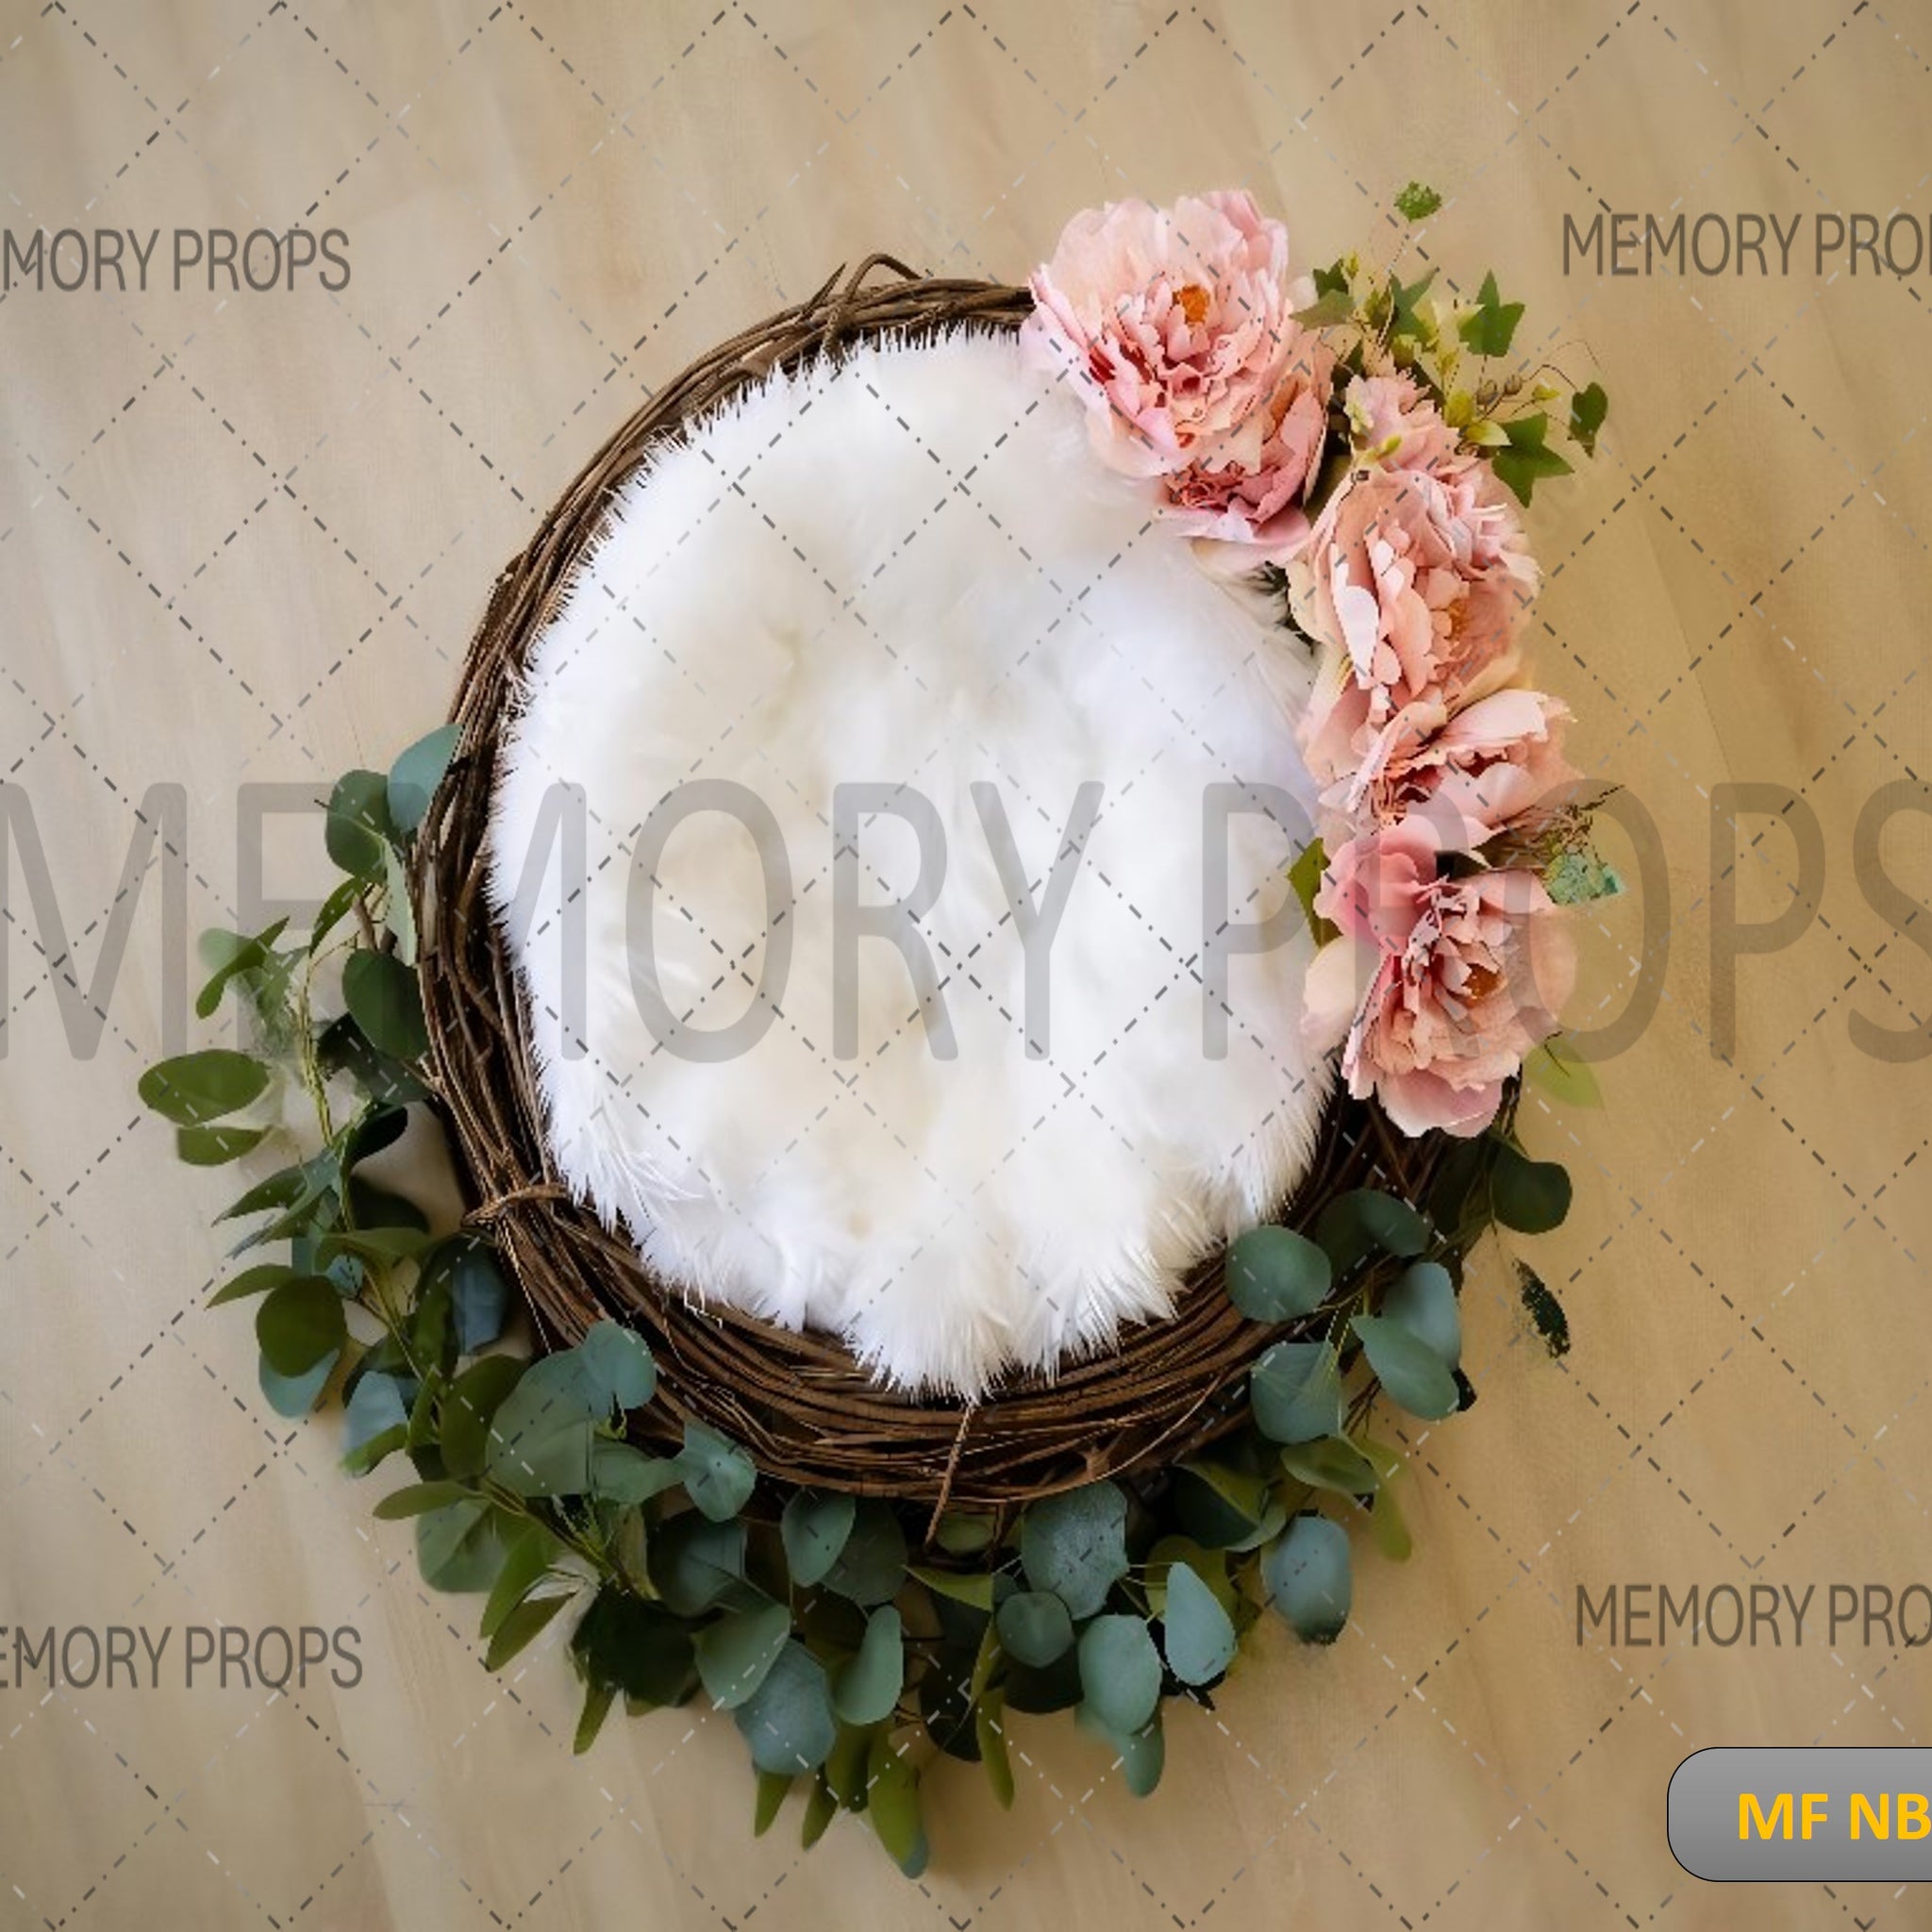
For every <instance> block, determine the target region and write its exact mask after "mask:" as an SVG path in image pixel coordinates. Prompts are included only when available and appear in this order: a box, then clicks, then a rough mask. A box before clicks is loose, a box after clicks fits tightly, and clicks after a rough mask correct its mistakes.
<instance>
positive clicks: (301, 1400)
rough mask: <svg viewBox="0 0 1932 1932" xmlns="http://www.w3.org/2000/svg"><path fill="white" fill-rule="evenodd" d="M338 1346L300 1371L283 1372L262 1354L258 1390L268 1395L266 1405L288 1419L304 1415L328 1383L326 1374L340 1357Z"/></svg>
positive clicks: (332, 1368)
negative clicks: (297, 1373) (312, 1364)
mask: <svg viewBox="0 0 1932 1932" xmlns="http://www.w3.org/2000/svg"><path fill="white" fill-rule="evenodd" d="M341 1353H342V1352H341V1349H339V1348H335V1349H331V1350H330V1351H329V1352H328V1354H326V1355H325V1356H324V1357H323V1358H322V1359H321V1360H320V1361H319V1362H317V1363H316V1364H315V1365H314V1366H313V1367H312V1368H308V1369H305V1370H304V1371H303V1372H302V1373H301V1374H299V1375H285V1374H282V1373H281V1372H280V1371H279V1370H278V1369H276V1368H275V1367H273V1366H272V1365H271V1363H270V1361H269V1359H268V1357H266V1356H263V1357H261V1363H260V1367H259V1369H258V1372H257V1373H258V1376H259V1379H260V1382H261V1392H262V1393H263V1394H264V1395H265V1396H267V1397H268V1403H269V1407H271V1408H273V1409H274V1410H275V1413H276V1414H277V1415H280V1416H287V1417H289V1418H290V1419H291V1421H292V1420H293V1419H294V1418H295V1417H297V1416H304V1415H307V1414H308V1412H309V1410H310V1409H312V1408H313V1407H315V1405H316V1403H317V1401H318V1400H319V1399H320V1397H321V1395H322V1391H323V1390H324V1389H325V1387H326V1386H327V1384H328V1378H329V1375H330V1374H331V1373H332V1372H333V1370H334V1368H335V1365H336V1363H337V1362H338V1361H339V1360H340V1359H341Z"/></svg>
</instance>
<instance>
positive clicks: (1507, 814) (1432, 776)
mask: <svg viewBox="0 0 1932 1932" xmlns="http://www.w3.org/2000/svg"><path fill="white" fill-rule="evenodd" d="M1569 717H1570V708H1569V706H1568V705H1566V704H1564V703H1563V702H1562V700H1561V699H1559V698H1553V697H1548V696H1546V695H1545V694H1544V693H1543V692H1541V691H1524V690H1522V689H1520V688H1518V687H1516V686H1510V687H1508V688H1507V689H1505V690H1503V691H1491V693H1490V695H1489V696H1488V697H1483V698H1478V699H1477V700H1476V701H1475V702H1474V704H1472V705H1466V706H1464V707H1463V708H1461V709H1460V710H1458V711H1457V712H1455V713H1454V714H1453V715H1452V716H1451V717H1450V718H1449V719H1448V720H1447V722H1446V723H1444V724H1441V725H1440V726H1438V728H1437V729H1436V730H1434V731H1432V732H1430V733H1428V734H1427V735H1426V736H1424V735H1417V734H1406V735H1402V736H1399V737H1396V738H1394V739H1392V740H1391V741H1389V742H1388V744H1387V745H1386V748H1385V749H1384V755H1383V756H1381V757H1380V758H1379V759H1377V760H1376V761H1374V762H1372V763H1369V764H1365V765H1363V766H1362V768H1361V769H1360V770H1359V771H1357V772H1354V773H1351V774H1348V775H1346V776H1344V777H1342V778H1341V779H1338V780H1337V781H1336V783H1335V784H1334V785H1333V786H1331V787H1330V788H1329V790H1328V791H1326V792H1324V794H1323V799H1322V803H1323V806H1324V808H1325V810H1326V812H1327V813H1328V814H1329V815H1330V821H1331V827H1346V828H1348V830H1352V829H1353V828H1354V827H1355V826H1356V825H1358V824H1366V826H1367V827H1368V828H1369V829H1371V830H1373V829H1374V828H1376V827H1379V826H1386V825H1390V824H1393V823H1394V822H1395V821H1396V820H1397V819H1399V818H1401V817H1403V816H1404V815H1405V814H1406V813H1408V812H1419V813H1421V814H1423V815H1424V817H1425V818H1426V819H1427V820H1428V822H1429V824H1430V825H1431V826H1432V827H1433V828H1434V830H1435V833H1436V836H1437V839H1438V840H1439V841H1441V844H1442V846H1443V848H1444V849H1445V850H1448V851H1455V852H1474V850H1475V849H1476V848H1477V847H1478V846H1480V845H1483V844H1486V843H1487V842H1488V841H1490V840H1491V839H1492V838H1494V837H1495V836H1496V834H1497V833H1498V832H1500V831H1501V830H1502V829H1503V828H1504V826H1506V825H1509V824H1521V823H1523V822H1524V821H1525V820H1527V819H1528V818H1529V816H1530V814H1531V813H1532V812H1533V811H1535V809H1536V808H1538V806H1540V805H1541V803H1542V802H1543V801H1544V800H1545V799H1548V798H1549V797H1550V796H1551V794H1552V793H1554V792H1556V791H1559V790H1561V789H1562V788H1565V787H1567V786H1571V785H1574V784H1575V783H1576V781H1577V780H1578V779H1579V778H1580V777H1581V776H1582V774H1581V773H1579V772H1578V771H1577V770H1576V768H1575V767H1574V765H1572V764H1571V763H1570V762H1569V761H1568V760H1567V759H1566V758H1564V757H1563V754H1562V737H1563V726H1564V724H1566V723H1567V722H1568V720H1569ZM1348 830H1344V831H1343V833H1342V836H1343V837H1346V836H1348Z"/></svg>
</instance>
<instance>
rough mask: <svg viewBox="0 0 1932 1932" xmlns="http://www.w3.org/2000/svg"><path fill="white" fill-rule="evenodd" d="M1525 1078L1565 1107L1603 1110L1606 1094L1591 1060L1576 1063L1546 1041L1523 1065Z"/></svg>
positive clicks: (1554, 1044)
mask: <svg viewBox="0 0 1932 1932" xmlns="http://www.w3.org/2000/svg"><path fill="white" fill-rule="evenodd" d="M1523 1077H1524V1079H1525V1080H1527V1081H1528V1082H1529V1084H1530V1085H1531V1086H1532V1087H1535V1088H1537V1089H1539V1090H1540V1091H1542V1092H1544V1093H1547V1094H1548V1095H1549V1096H1550V1098H1551V1099H1552V1100H1556V1101H1559V1102H1561V1104H1562V1105H1563V1106H1565V1107H1601V1106H1602V1105H1603V1104H1604V1090H1603V1088H1602V1087H1601V1086H1599V1085H1598V1083H1597V1077H1596V1072H1595V1069H1594V1068H1592V1067H1591V1064H1590V1062H1589V1061H1588V1060H1578V1059H1572V1058H1570V1056H1569V1055H1568V1054H1565V1053H1561V1052H1559V1051H1558V1050H1557V1045H1556V1043H1555V1042H1554V1041H1548V1040H1546V1041H1543V1043H1542V1044H1541V1046H1540V1047H1538V1048H1537V1050H1536V1051H1535V1052H1534V1053H1533V1054H1531V1055H1530V1056H1529V1058H1527V1059H1525V1060H1524V1063H1523Z"/></svg>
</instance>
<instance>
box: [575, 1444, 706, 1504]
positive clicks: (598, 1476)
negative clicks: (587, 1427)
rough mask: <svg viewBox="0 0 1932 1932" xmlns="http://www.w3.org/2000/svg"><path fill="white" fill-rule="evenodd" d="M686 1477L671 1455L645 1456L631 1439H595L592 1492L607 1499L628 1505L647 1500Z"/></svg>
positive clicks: (593, 1445) (598, 1497)
mask: <svg viewBox="0 0 1932 1932" xmlns="http://www.w3.org/2000/svg"><path fill="white" fill-rule="evenodd" d="M683 1479H684V1475H683V1472H682V1471H681V1470H680V1469H679V1468H678V1466H677V1458H676V1457H672V1456H646V1455H645V1454H644V1452H643V1451H642V1450H641V1449H634V1448H632V1447H631V1445H630V1444H629V1443H628V1442H610V1441H593V1442H592V1443H591V1491H590V1492H591V1495H593V1496H595V1497H596V1498H597V1499H598V1501H600V1502H604V1503H618V1504H622V1505H625V1507H628V1506H629V1505H631V1504H634V1503H648V1502H649V1501H650V1500H651V1498H652V1497H653V1496H661V1495H662V1494H663V1493H664V1491H666V1490H673V1489H675V1488H676V1487H677V1485H678V1484H679V1483H680V1482H682V1481H683Z"/></svg>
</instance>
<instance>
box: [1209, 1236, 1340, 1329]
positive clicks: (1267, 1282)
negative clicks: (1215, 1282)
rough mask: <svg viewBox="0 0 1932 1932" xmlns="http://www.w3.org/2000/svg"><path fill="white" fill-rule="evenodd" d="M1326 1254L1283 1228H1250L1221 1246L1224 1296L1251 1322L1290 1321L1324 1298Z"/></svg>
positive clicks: (1327, 1271) (1310, 1310)
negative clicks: (1224, 1251) (1224, 1263)
mask: <svg viewBox="0 0 1932 1932" xmlns="http://www.w3.org/2000/svg"><path fill="white" fill-rule="evenodd" d="M1331 1274H1332V1271H1331V1270H1330V1267H1329V1264H1328V1257H1327V1256H1326V1255H1325V1254H1324V1253H1323V1251H1322V1250H1321V1249H1320V1248H1318V1247H1317V1246H1316V1245H1315V1243H1314V1242H1313V1241H1309V1240H1307V1237H1306V1236H1303V1235H1298V1234H1296V1233H1295V1232H1294V1230H1293V1229H1292V1228H1287V1227H1251V1228H1250V1229H1249V1230H1248V1231H1247V1233H1245V1234H1244V1235H1241V1236H1240V1237H1239V1238H1238V1239H1237V1240H1236V1241H1235V1242H1234V1243H1233V1245H1232V1246H1231V1247H1230V1248H1229V1249H1228V1251H1227V1268H1226V1281H1227V1297H1228V1299H1229V1300H1230V1301H1231V1302H1233V1304H1234V1305H1235V1307H1238V1308H1239V1309H1240V1310H1241V1313H1242V1314H1244V1315H1245V1316H1247V1318H1248V1319H1249V1320H1250V1321H1251V1322H1270V1323H1278V1322H1292V1321H1294V1320H1295V1319H1296V1318H1297V1317H1299V1316H1302V1315H1310V1314H1313V1313H1314V1311H1315V1310H1316V1309H1317V1308H1319V1307H1321V1306H1322V1303H1323V1302H1324V1299H1326V1297H1327V1293H1328V1288H1329V1282H1330V1279H1331Z"/></svg>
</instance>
